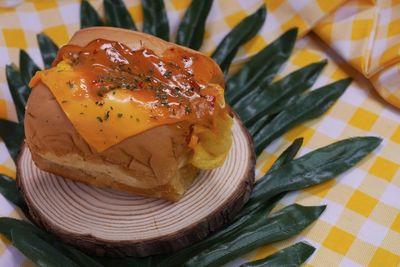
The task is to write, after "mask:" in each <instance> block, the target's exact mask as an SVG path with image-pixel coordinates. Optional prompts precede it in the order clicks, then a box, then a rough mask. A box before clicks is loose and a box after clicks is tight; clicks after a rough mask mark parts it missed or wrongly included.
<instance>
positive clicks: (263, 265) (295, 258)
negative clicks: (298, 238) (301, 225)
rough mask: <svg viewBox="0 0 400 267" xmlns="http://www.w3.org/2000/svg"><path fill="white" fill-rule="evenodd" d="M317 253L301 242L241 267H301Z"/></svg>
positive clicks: (311, 247)
mask: <svg viewBox="0 0 400 267" xmlns="http://www.w3.org/2000/svg"><path fill="white" fill-rule="evenodd" d="M314 251H315V248H314V247H313V246H311V245H309V244H307V243H304V242H299V243H296V244H294V245H292V246H290V247H287V248H284V249H282V250H279V251H278V252H275V253H274V254H272V255H270V256H268V257H266V258H264V259H260V260H257V261H253V262H248V263H244V264H242V265H240V267H267V266H287V267H289V266H293V267H295V266H300V265H301V264H303V263H304V262H305V261H306V260H307V259H308V258H309V257H310V256H311V255H312V254H313V253H314Z"/></svg>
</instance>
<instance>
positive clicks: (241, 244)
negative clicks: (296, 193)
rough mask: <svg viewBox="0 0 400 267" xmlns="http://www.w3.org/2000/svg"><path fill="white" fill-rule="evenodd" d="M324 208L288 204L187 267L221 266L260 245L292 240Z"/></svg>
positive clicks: (206, 252)
mask: <svg viewBox="0 0 400 267" xmlns="http://www.w3.org/2000/svg"><path fill="white" fill-rule="evenodd" d="M325 208H326V206H315V207H305V206H301V205H297V204H293V205H290V206H288V207H286V208H283V209H282V210H280V211H278V212H276V213H274V214H272V215H271V216H270V217H269V218H265V217H262V218H260V220H259V221H257V222H255V223H253V224H251V225H249V226H247V227H245V228H243V229H242V230H241V231H240V232H239V233H238V234H237V235H236V236H235V237H234V238H232V239H229V240H224V241H223V242H221V243H217V244H215V245H213V246H211V247H210V248H208V249H206V250H204V251H202V252H201V253H199V254H198V255H196V256H195V257H193V258H191V259H190V260H189V261H187V262H186V263H185V264H184V266H186V267H192V266H193V267H194V266H195V267H203V266H204V267H206V266H207V267H212V266H222V265H223V264H225V263H228V262H229V261H231V260H233V259H235V258H237V257H239V256H241V255H243V254H246V253H248V252H250V251H252V250H253V249H255V248H258V247H260V246H263V245H266V244H270V243H272V242H276V241H280V240H284V239H287V238H289V237H292V236H294V235H296V234H298V233H300V232H301V231H302V230H303V229H305V228H306V227H307V226H309V225H310V224H311V223H313V222H314V221H315V220H316V219H317V218H318V217H319V216H320V215H321V214H322V212H323V211H324V210H325Z"/></svg>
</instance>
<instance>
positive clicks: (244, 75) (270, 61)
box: [226, 29, 297, 105]
mask: <svg viewBox="0 0 400 267" xmlns="http://www.w3.org/2000/svg"><path fill="white" fill-rule="evenodd" d="M296 37H297V29H291V30H289V31H287V32H285V33H284V34H282V35H281V36H280V37H279V38H277V39H276V40H275V41H274V42H272V43H271V44H270V45H268V46H267V47H265V48H264V49H262V50H261V51H260V52H258V53H257V54H255V55H254V56H253V57H251V59H250V60H249V62H247V63H246V64H245V65H244V66H243V67H242V68H241V69H240V70H239V71H238V72H237V73H235V74H234V75H233V76H232V77H231V78H229V79H228V81H227V82H226V98H227V101H228V103H230V104H231V105H234V104H235V103H236V102H237V101H238V100H239V99H241V98H243V97H248V96H249V93H250V91H258V90H260V89H262V88H265V87H267V86H268V85H269V84H270V83H271V81H272V80H273V79H274V78H275V76H276V74H277V73H278V71H279V70H280V68H281V66H282V65H283V64H284V63H285V62H286V61H287V60H288V58H289V56H290V55H291V53H292V50H293V47H294V44H295V43H296Z"/></svg>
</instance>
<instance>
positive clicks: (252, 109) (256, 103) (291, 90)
mask: <svg viewBox="0 0 400 267" xmlns="http://www.w3.org/2000/svg"><path fill="white" fill-rule="evenodd" d="M325 65H326V61H321V62H318V63H314V64H310V65H308V66H306V67H304V68H301V69H299V70H297V71H294V72H292V73H290V74H289V75H287V76H286V77H284V78H283V79H281V80H279V81H277V82H275V83H273V84H272V85H271V86H269V87H267V88H265V89H263V90H259V91H258V93H256V94H254V96H253V97H251V96H250V94H249V95H247V96H245V97H244V98H242V99H241V100H240V101H238V102H237V103H236V104H235V105H234V108H235V111H236V112H237V113H238V114H239V116H240V118H241V120H242V121H243V122H244V124H245V125H246V126H247V125H249V126H250V125H252V124H253V123H255V122H256V121H257V120H258V119H259V118H260V117H261V116H265V114H269V115H272V114H274V113H276V112H280V111H281V110H279V108H281V107H283V106H285V104H286V103H287V102H288V101H289V99H291V98H292V97H294V96H298V95H299V94H300V93H302V92H304V91H305V90H307V89H308V88H310V87H311V86H312V85H313V84H314V83H315V81H316V80H317V78H318V76H319V75H320V73H321V71H322V69H323V68H324V66H325ZM253 92H254V91H253Z"/></svg>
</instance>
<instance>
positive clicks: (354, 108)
mask: <svg viewBox="0 0 400 267" xmlns="http://www.w3.org/2000/svg"><path fill="white" fill-rule="evenodd" d="M92 3H93V5H94V6H95V7H96V8H97V9H98V10H101V1H93V2H92ZM126 3H127V6H128V7H129V11H130V12H131V14H132V15H133V17H134V18H135V21H136V23H137V25H138V27H139V28H140V27H141V22H142V15H141V12H140V4H139V1H126ZM260 3H261V1H257V0H252V1H244V0H243V1H239V0H235V1H229V2H228V1H215V3H214V5H213V8H212V11H211V13H210V16H209V18H208V21H207V31H206V39H205V43H204V45H203V47H202V51H204V52H206V53H210V51H212V49H213V48H214V47H215V46H216V45H217V44H218V42H219V41H220V40H221V39H222V38H223V36H224V35H225V34H226V33H227V32H228V31H229V29H230V27H232V26H233V25H234V24H235V23H236V22H237V21H238V20H239V19H240V18H242V17H243V14H249V13H251V12H253V11H254V10H255V9H256V8H257V7H258V6H259V5H260ZM187 4H188V1H166V7H167V9H168V17H169V19H170V26H171V32H175V30H176V28H177V25H178V23H179V18H180V16H182V14H183V11H184V10H185V7H186V6H187ZM273 23H274V22H273V21H272V22H271V20H269V19H268V17H267V22H266V25H265V26H264V28H263V30H262V31H261V34H260V35H259V36H258V37H257V38H255V39H254V40H252V41H251V42H250V43H249V44H246V45H245V46H244V48H242V49H241V50H240V51H239V56H238V58H237V59H236V60H235V66H234V68H235V67H237V66H239V65H240V64H241V62H243V61H244V60H245V59H246V58H248V56H249V55H251V54H254V52H256V51H258V50H259V49H260V48H261V47H263V46H264V45H265V43H268V42H271V38H272V37H271V36H274V35H273V34H271V35H269V34H268V29H267V28H268V25H271V24H273ZM78 28H79V2H78V1H59V2H58V3H57V2H56V1H47V2H46V1H36V3H35V2H34V1H29V2H25V3H23V4H21V5H19V6H18V8H17V9H1V8H0V116H1V117H5V118H9V119H11V120H16V114H15V110H14V106H13V104H12V100H11V96H10V93H9V91H8V86H7V83H6V78H5V65H6V64H10V63H12V62H15V63H17V62H18V54H19V49H20V48H23V49H25V50H26V51H27V52H28V53H29V54H30V55H31V56H32V58H33V59H34V60H35V62H36V63H37V64H38V65H39V66H40V67H43V63H42V60H41V58H40V53H39V49H38V47H37V44H36V34H37V33H39V32H41V31H44V32H46V33H47V34H48V35H49V36H50V37H52V38H53V39H54V40H55V41H56V43H57V44H58V45H62V44H64V43H66V42H67V41H68V39H69V38H70V37H71V35H72V34H73V33H74V32H75V31H76V30H77V29H78ZM323 58H328V59H329V64H328V66H327V67H326V68H325V70H324V71H323V74H322V75H321V77H320V78H319V79H318V80H317V82H316V84H315V86H314V87H313V88H317V87H319V86H321V85H324V84H327V83H329V82H331V81H334V80H337V79H340V78H344V77H347V76H352V77H353V78H354V81H353V83H352V84H351V86H350V87H349V88H348V90H347V91H346V92H345V94H344V95H343V96H342V97H341V98H340V99H339V101H338V102H337V103H336V104H335V105H334V107H333V108H331V109H330V110H329V111H328V113H327V114H326V115H325V116H323V117H321V118H319V119H316V120H313V121H310V122H307V123H305V124H302V125H301V126H298V127H296V128H295V129H292V130H291V131H290V132H288V133H287V134H285V135H284V136H283V137H282V138H280V139H278V140H276V141H275V142H274V143H272V144H271V145H270V146H269V147H268V148H267V149H266V150H265V151H264V153H263V154H262V155H261V156H260V157H259V159H258V161H257V175H258V176H261V175H262V173H264V172H265V171H266V170H267V169H268V167H269V166H270V165H271V163H272V162H273V160H274V159H276V156H277V155H278V154H279V153H280V152H281V151H282V150H283V149H284V148H286V147H287V145H288V144H289V143H290V142H291V141H292V140H294V139H295V138H296V137H299V136H303V137H304V138H305V144H304V146H303V148H302V150H301V152H300V154H305V153H307V152H309V151H311V150H313V149H316V148H318V147H321V146H324V145H327V144H330V143H332V142H334V141H337V140H340V139H344V138H347V137H352V136H366V135H372V136H379V137H381V138H383V142H382V145H381V146H380V147H379V148H378V149H377V150H376V151H375V152H374V153H372V154H371V155H370V156H369V157H367V158H366V159H365V160H363V161H362V162H361V163H360V164H358V165H357V166H356V167H355V168H353V169H352V170H350V171H348V172H346V173H344V174H342V175H340V176H339V177H337V179H335V180H332V181H329V182H327V183H324V184H321V185H318V186H315V187H312V188H310V189H306V190H303V191H301V192H295V193H290V194H288V195H287V196H286V197H285V198H284V199H283V200H282V201H281V202H280V204H279V205H278V206H279V208H281V207H283V206H286V205H289V204H292V203H294V202H296V203H299V204H303V205H320V204H327V209H326V211H325V212H324V214H323V215H322V216H321V217H320V219H319V220H318V221H317V222H316V223H314V224H313V225H312V226H311V227H309V228H307V229H306V230H305V231H304V232H302V233H301V234H300V235H299V236H297V237H296V238H294V239H291V240H288V241H285V242H279V243H276V244H273V245H269V246H265V247H262V248H260V249H258V250H256V251H254V252H252V253H250V254H249V255H246V256H245V257H243V258H241V259H238V260H237V261H235V262H233V263H231V264H230V265H231V266H236V265H238V264H239V263H241V262H243V261H245V260H248V259H256V258H260V257H264V256H266V255H268V254H270V253H271V252H273V251H276V250H277V249H279V248H282V247H285V246H287V245H289V244H292V243H294V242H295V241H299V240H305V241H307V242H309V243H311V244H312V245H313V246H315V247H316V248H317V251H316V252H315V253H314V255H313V256H312V257H311V258H310V259H309V261H308V263H307V265H308V266H400V213H399V210H400V111H399V110H396V109H395V108H393V107H391V106H390V105H388V104H387V103H386V102H384V101H383V100H382V99H381V98H380V97H379V96H378V94H377V93H376V92H375V90H374V89H373V88H372V87H371V85H370V84H369V83H368V82H367V81H366V80H365V79H364V78H363V77H362V76H361V75H359V74H357V73H356V72H355V71H354V70H353V69H351V68H349V67H348V65H347V64H346V63H345V62H343V61H342V60H341V59H340V58H339V57H338V56H337V55H336V54H335V52H333V51H331V50H330V49H329V48H328V47H327V46H326V45H324V44H323V43H322V42H321V41H320V40H319V39H318V37H316V35H315V34H312V33H310V34H307V35H306V36H305V37H302V39H301V40H300V41H298V42H297V45H296V48H295V51H294V53H293V56H292V58H291V59H290V62H289V63H288V64H287V66H285V68H284V70H283V72H282V73H281V76H283V74H284V73H289V72H290V71H292V70H294V69H297V68H299V67H301V66H304V65H307V64H309V63H311V62H316V61H319V60H321V59H323ZM0 172H1V173H5V174H8V175H10V176H15V166H14V163H13V162H12V160H11V158H10V157H9V155H8V152H7V150H6V148H5V146H4V143H2V142H0ZM0 214H1V216H12V217H20V216H19V213H18V211H17V210H15V207H14V206H13V205H11V204H10V203H9V202H7V201H6V200H5V199H4V198H3V197H2V196H0ZM2 240H3V241H1V240H0V266H30V265H31V264H32V263H30V262H29V261H27V260H26V259H24V257H23V255H22V254H20V253H19V252H18V251H17V250H16V249H15V248H13V247H11V246H9V243H8V242H7V241H5V240H4V239H2Z"/></svg>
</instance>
